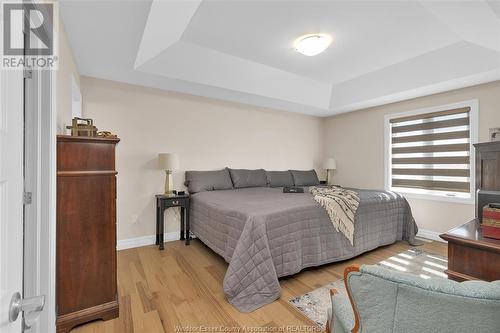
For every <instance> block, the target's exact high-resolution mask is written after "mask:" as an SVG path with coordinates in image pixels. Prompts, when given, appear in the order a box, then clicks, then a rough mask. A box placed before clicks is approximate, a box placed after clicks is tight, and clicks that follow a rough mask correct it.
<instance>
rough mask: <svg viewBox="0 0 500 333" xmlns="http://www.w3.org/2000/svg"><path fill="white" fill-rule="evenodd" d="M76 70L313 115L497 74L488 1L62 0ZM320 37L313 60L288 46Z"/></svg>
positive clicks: (497, 16)
mask: <svg viewBox="0 0 500 333" xmlns="http://www.w3.org/2000/svg"><path fill="white" fill-rule="evenodd" d="M60 10H61V13H62V18H63V23H64V26H65V29H66V32H67V34H68V36H69V40H70V44H71V46H72V48H73V52H74V55H75V58H76V62H77V65H78V68H79V71H80V73H81V74H82V75H87V76H93V77H98V78H104V79H110V80H115V81H121V82H127V83H131V84H139V85H143V86H150V87H155V88H160V89H165V90H172V91H179V92H184V93H189V94H195V95H201V96H206V97H212V98H218V99H224V100H229V101H235V102H242V103H247V104H253V105H258V106H263V107H270V108H276V109H281V110H286V111H292V112H300V113H305V114H312V115H318V116H328V115H333V114H337V113H341V112H347V111H353V110H357V109H360V108H365V107H370V106H375V105H380V104H385V103H390V102H395V101H398V100H402V99H407V98H413V97H418V96H423V95H427V94H432V93H437V92H441V91H445V90H449V89H455V88H460V87H465V86H470V85H474V84H478V83H483V82H489V81H494V80H498V79H500V6H499V5H498V2H494V1H490V2H488V1H470V2H465V1H457V2H451V1H447V2H431V1H404V2H397V1H237V0H236V1H211V0H204V1H193V0H192V1H172V0H153V1H111V0H110V1H62V2H61V3H60ZM317 32H321V33H328V34H330V35H331V36H332V37H333V43H332V45H331V46H330V48H328V49H327V50H326V51H325V52H324V53H321V54H320V55H317V56H314V57H307V56H304V55H301V54H299V53H298V52H296V51H295V50H294V49H293V46H292V45H293V41H294V40H295V39H296V38H297V37H298V36H301V35H304V34H308V33H317Z"/></svg>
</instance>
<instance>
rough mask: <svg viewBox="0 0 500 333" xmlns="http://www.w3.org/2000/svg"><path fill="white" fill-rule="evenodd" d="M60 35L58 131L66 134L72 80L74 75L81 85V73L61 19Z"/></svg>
mask: <svg viewBox="0 0 500 333" xmlns="http://www.w3.org/2000/svg"><path fill="white" fill-rule="evenodd" d="M58 36H59V64H58V65H59V69H58V70H57V73H56V110H57V133H58V134H64V133H66V130H65V128H66V125H71V108H72V100H73V99H72V80H73V77H74V78H75V81H76V83H77V85H78V86H80V74H79V73H78V68H77V67H76V64H75V60H74V57H73V52H72V50H71V46H70V44H69V41H68V37H67V35H66V31H65V30H64V25H63V23H62V21H61V20H59V34H58Z"/></svg>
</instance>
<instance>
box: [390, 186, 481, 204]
mask: <svg viewBox="0 0 500 333" xmlns="http://www.w3.org/2000/svg"><path fill="white" fill-rule="evenodd" d="M388 191H392V192H396V193H399V194H401V195H402V196H404V197H405V198H408V199H420V200H429V201H441V202H450V203H457V204H464V205H474V204H475V202H476V201H475V198H474V197H471V198H455V197H448V196H444V195H436V194H423V193H413V192H405V191H401V190H396V189H388Z"/></svg>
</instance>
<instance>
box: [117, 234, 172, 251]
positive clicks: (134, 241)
mask: <svg viewBox="0 0 500 333" xmlns="http://www.w3.org/2000/svg"><path fill="white" fill-rule="evenodd" d="M179 233H180V231H174V232H166V233H164V234H163V239H164V241H165V242H172V241H176V240H179ZM155 243H156V235H150V236H142V237H135V238H127V239H120V240H118V242H117V244H116V249H117V250H125V249H132V248H134V247H141V246H147V245H154V244H155Z"/></svg>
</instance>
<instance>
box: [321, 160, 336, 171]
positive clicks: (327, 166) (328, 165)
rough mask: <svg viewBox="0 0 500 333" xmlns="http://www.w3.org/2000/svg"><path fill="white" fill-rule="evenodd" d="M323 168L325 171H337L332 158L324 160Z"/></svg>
mask: <svg viewBox="0 0 500 333" xmlns="http://www.w3.org/2000/svg"><path fill="white" fill-rule="evenodd" d="M323 167H324V168H325V170H335V169H337V163H335V159H334V158H329V159H327V160H325V164H324V166H323Z"/></svg>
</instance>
